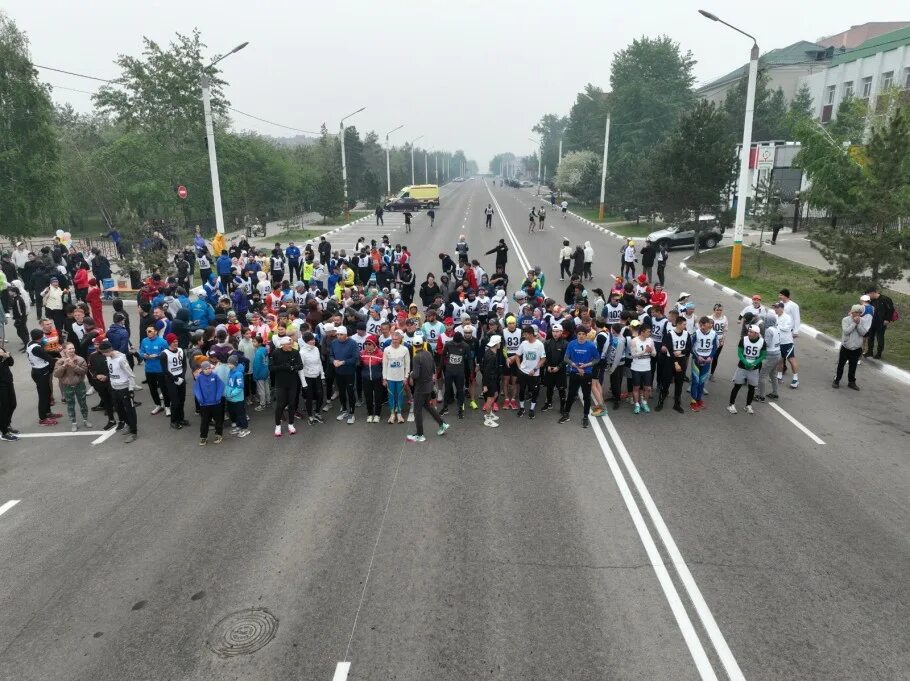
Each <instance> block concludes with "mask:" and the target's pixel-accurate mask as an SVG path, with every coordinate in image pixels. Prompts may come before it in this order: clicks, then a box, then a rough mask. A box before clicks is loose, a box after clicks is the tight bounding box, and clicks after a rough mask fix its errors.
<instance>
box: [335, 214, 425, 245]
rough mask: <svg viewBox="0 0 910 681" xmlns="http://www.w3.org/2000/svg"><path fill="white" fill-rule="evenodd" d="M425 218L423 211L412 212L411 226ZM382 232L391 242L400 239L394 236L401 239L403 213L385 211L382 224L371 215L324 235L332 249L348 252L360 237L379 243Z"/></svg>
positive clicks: (413, 226) (368, 241)
mask: <svg viewBox="0 0 910 681" xmlns="http://www.w3.org/2000/svg"><path fill="white" fill-rule="evenodd" d="M425 220H426V216H425V215H424V214H423V213H420V214H414V215H413V217H412V218H411V228H412V229H414V228H415V227H417V225H419V224H421V223H422V222H423V221H425ZM384 234H385V235H387V236H388V237H389V241H390V242H391V243H392V244H395V243H400V241H399V242H396V238H398V239H402V238H403V235H404V234H405V231H404V215H403V214H402V213H386V214H385V215H383V224H379V225H377V224H376V218H375V216H372V215H371V216H370V217H369V218H367V219H365V220H363V221H360V222H356V223H354V224H352V225H350V226H349V227H346V228H344V229H342V230H340V231H338V232H336V233H334V234H326V235H325V236H326V239H328V240H329V241H330V242H331V244H332V250H341V249H342V248H343V249H345V250H346V251H348V252H349V253H350V252H351V251H352V250H353V249H354V246H356V245H357V242H358V241H359V240H360V239H361V238H363V239H365V240H366V243H367V244H369V243H370V241H371V240H373V239H375V240H376V242H377V243H379V242H380V241H382V236H383V235H384ZM399 235H401V236H399Z"/></svg>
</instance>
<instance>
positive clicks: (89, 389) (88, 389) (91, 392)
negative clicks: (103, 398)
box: [85, 386, 95, 395]
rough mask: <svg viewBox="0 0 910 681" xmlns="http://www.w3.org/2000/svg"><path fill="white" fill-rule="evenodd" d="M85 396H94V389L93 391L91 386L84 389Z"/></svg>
mask: <svg viewBox="0 0 910 681" xmlns="http://www.w3.org/2000/svg"><path fill="white" fill-rule="evenodd" d="M85 394H86V395H94V394H95V389H94V388H93V387H92V386H89V387H88V388H86V389H85Z"/></svg>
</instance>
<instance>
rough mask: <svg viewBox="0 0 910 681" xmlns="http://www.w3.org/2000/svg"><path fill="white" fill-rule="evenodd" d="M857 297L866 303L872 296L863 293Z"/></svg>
mask: <svg viewBox="0 0 910 681" xmlns="http://www.w3.org/2000/svg"><path fill="white" fill-rule="evenodd" d="M859 299H860V300H861V301H863V302H864V303H868V302H869V301H870V300H872V298H870V297H869V296H867V295H865V294H864V295H861V296H860V297H859Z"/></svg>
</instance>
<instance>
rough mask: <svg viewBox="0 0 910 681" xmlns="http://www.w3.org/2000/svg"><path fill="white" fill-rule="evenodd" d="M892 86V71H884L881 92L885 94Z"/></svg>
mask: <svg viewBox="0 0 910 681" xmlns="http://www.w3.org/2000/svg"><path fill="white" fill-rule="evenodd" d="M892 85H894V71H885V72H884V73H883V74H882V88H881V91H882V92H885V91H887V90H888V88H890V87H891V86H892Z"/></svg>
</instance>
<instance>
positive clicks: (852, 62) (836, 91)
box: [800, 27, 910, 123]
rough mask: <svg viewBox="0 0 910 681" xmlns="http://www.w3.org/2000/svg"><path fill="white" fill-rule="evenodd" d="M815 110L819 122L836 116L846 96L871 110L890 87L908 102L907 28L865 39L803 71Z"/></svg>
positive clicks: (909, 50) (909, 52) (909, 40)
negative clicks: (821, 67)
mask: <svg viewBox="0 0 910 681" xmlns="http://www.w3.org/2000/svg"><path fill="white" fill-rule="evenodd" d="M802 83H805V84H806V85H808V86H809V92H810V93H811V94H812V100H813V103H814V106H815V112H816V115H817V117H818V119H819V120H820V121H821V122H822V123H827V122H828V121H830V120H831V119H832V118H834V117H835V116H836V115H837V107H838V105H839V104H840V103H841V102H842V101H843V100H844V99H847V98H849V97H857V98H859V99H863V100H865V101H866V102H867V103H868V104H869V106H870V107H871V109H872V110H873V111H877V110H879V109H880V108H881V106H882V105H883V104H884V99H883V98H882V95H884V94H885V93H887V92H888V91H889V90H891V89H892V88H893V87H894V86H897V87H898V88H901V89H902V90H903V91H904V92H903V96H902V100H904V101H908V103H910V27H907V28H902V29H899V30H897V31H892V32H891V33H885V34H883V35H879V36H876V37H874V38H869V39H868V40H865V41H863V42H862V43H861V44H860V45H859V46H858V47H856V48H855V49H852V50H845V51H841V52H836V53H835V54H834V56H833V57H832V59H831V62H830V65H829V66H828V68H826V69H824V70H822V71H819V72H817V73H812V74H807V75H806V76H805V77H804V78H803V79H802V81H801V83H800V84H802Z"/></svg>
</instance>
